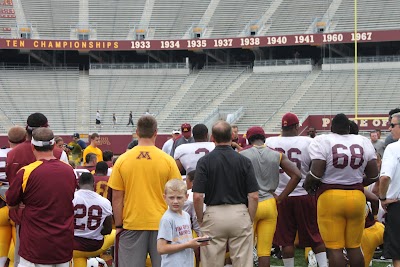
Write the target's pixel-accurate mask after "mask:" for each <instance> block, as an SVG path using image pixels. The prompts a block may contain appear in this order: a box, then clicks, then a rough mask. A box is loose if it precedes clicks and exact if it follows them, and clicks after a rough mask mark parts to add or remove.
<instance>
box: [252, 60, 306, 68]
mask: <svg viewBox="0 0 400 267" xmlns="http://www.w3.org/2000/svg"><path fill="white" fill-rule="evenodd" d="M312 64H313V61H312V59H310V58H307V59H303V58H301V59H269V60H256V61H254V66H256V67H262V66H286V65H312Z"/></svg>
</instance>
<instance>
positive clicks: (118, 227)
mask: <svg viewBox="0 0 400 267" xmlns="http://www.w3.org/2000/svg"><path fill="white" fill-rule="evenodd" d="M123 227H124V226H123V225H116V226H115V228H116V229H122V228H123Z"/></svg>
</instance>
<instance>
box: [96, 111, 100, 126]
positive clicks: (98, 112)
mask: <svg viewBox="0 0 400 267" xmlns="http://www.w3.org/2000/svg"><path fill="white" fill-rule="evenodd" d="M96 127H101V115H100V111H97V112H96Z"/></svg>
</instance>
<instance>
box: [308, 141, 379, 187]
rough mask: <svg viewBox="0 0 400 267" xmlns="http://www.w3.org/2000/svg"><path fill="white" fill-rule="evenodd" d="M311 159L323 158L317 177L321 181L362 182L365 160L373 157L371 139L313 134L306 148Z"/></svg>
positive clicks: (341, 183) (342, 183)
mask: <svg viewBox="0 0 400 267" xmlns="http://www.w3.org/2000/svg"><path fill="white" fill-rule="evenodd" d="M309 151H310V157H311V160H313V159H320V160H324V161H326V167H325V173H324V175H323V176H322V177H321V178H322V181H323V183H325V184H340V185H353V184H357V183H362V181H363V175H364V169H365V166H366V165H367V162H368V161H370V160H373V159H376V154H375V148H374V146H373V145H372V143H371V141H370V140H369V139H367V138H365V137H363V136H360V135H353V134H346V135H340V134H335V133H330V134H323V135H319V136H317V137H315V138H314V139H313V140H312V141H311V144H310V147H309Z"/></svg>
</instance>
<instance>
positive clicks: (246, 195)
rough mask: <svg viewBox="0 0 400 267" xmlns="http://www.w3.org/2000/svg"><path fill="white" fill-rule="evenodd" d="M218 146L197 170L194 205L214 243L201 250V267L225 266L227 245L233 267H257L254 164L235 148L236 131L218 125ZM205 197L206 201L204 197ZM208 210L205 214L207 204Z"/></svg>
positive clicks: (215, 130) (215, 133) (222, 123)
mask: <svg viewBox="0 0 400 267" xmlns="http://www.w3.org/2000/svg"><path fill="white" fill-rule="evenodd" d="M212 137H213V138H214V141H215V143H216V147H215V149H214V150H213V151H211V152H210V153H208V154H207V155H205V156H204V157H202V158H201V159H200V160H199V161H198V163H197V168H196V174H195V179H194V184H193V192H194V193H193V201H194V207H195V211H196V215H197V221H198V222H199V224H200V227H201V231H202V233H203V234H204V235H208V236H211V237H212V238H213V240H212V241H211V242H210V245H209V246H206V247H201V249H200V251H201V264H202V266H207V267H214V266H215V267H217V266H218V267H219V266H223V265H224V261H225V249H226V245H227V244H228V246H229V252H230V256H231V259H232V261H233V266H241V267H253V220H254V216H255V213H256V210H257V205H258V189H259V186H258V183H257V180H256V177H255V174H254V169H253V166H252V163H251V161H250V160H249V159H248V158H246V157H245V156H243V155H240V154H239V153H237V152H235V151H234V150H233V149H232V147H231V143H232V128H231V126H230V125H229V123H227V122H225V121H218V122H216V123H215V124H214V126H213V128H212ZM204 194H205V198H204V196H203V195H204ZM204 203H206V205H207V209H206V211H205V212H204V213H203V204H204Z"/></svg>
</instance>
